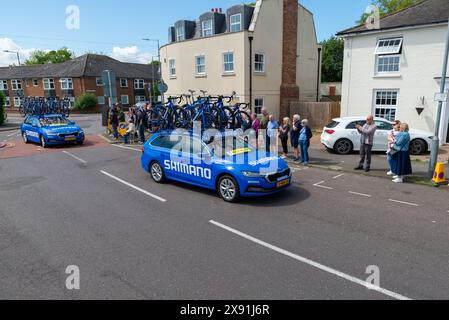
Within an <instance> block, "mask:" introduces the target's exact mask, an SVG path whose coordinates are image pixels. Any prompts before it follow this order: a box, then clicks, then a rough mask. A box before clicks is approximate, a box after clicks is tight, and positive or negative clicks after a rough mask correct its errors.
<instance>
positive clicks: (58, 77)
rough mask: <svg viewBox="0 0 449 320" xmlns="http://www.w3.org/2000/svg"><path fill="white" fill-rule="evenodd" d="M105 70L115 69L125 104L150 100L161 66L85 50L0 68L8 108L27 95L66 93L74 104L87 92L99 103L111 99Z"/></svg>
mask: <svg viewBox="0 0 449 320" xmlns="http://www.w3.org/2000/svg"><path fill="white" fill-rule="evenodd" d="M104 70H111V71H113V72H114V73H115V75H116V77H117V78H116V88H117V98H118V100H119V102H121V103H122V104H123V105H124V106H125V107H127V106H131V105H133V104H135V103H137V102H140V101H149V99H150V97H149V95H150V93H149V90H148V88H149V86H148V85H149V84H151V83H153V82H154V81H157V79H158V70H157V68H153V67H152V66H151V65H144V64H136V63H124V62H120V61H118V60H115V59H112V58H110V57H108V56H103V55H95V54H86V55H83V56H81V57H78V58H75V59H73V60H70V61H67V62H64V63H58V64H46V65H35V66H22V67H3V68H0V91H2V92H3V94H4V95H5V97H6V108H7V110H14V108H18V107H19V106H20V103H21V99H22V98H23V97H27V96H36V97H67V98H69V99H70V100H71V101H72V104H73V103H74V101H75V99H76V98H77V97H79V96H80V95H82V94H84V93H92V94H94V95H95V96H96V97H97V98H98V104H99V106H100V105H103V104H105V103H108V101H107V98H105V93H104V90H103V84H102V81H101V75H102V72H103V71H104Z"/></svg>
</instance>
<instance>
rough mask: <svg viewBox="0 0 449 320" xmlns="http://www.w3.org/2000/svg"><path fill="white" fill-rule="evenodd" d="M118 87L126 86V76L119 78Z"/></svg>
mask: <svg viewBox="0 0 449 320" xmlns="http://www.w3.org/2000/svg"><path fill="white" fill-rule="evenodd" d="M120 87H121V88H128V79H126V78H121V79H120Z"/></svg>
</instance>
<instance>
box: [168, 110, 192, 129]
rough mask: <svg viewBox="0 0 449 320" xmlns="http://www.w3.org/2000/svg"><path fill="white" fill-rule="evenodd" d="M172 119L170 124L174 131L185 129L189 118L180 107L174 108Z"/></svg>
mask: <svg viewBox="0 0 449 320" xmlns="http://www.w3.org/2000/svg"><path fill="white" fill-rule="evenodd" d="M173 116H174V118H173V120H174V121H173V122H172V124H173V125H174V128H176V129H187V128H188V126H189V122H190V121H189V120H190V117H189V115H188V114H187V112H186V111H185V110H184V109H183V108H181V107H175V110H174V115H173Z"/></svg>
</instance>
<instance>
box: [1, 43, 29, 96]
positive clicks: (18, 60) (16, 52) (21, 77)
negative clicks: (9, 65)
mask: <svg viewBox="0 0 449 320" xmlns="http://www.w3.org/2000/svg"><path fill="white" fill-rule="evenodd" d="M3 52H5V53H15V54H16V55H17V62H19V67H21V66H22V65H21V64H20V54H19V51H11V50H3ZM22 82H23V74H22V68H20V85H21V86H22V88H21V89H22V90H23V92H22V95H23V96H25V84H24V83H22ZM20 95H21V94H20V93H19V98H20Z"/></svg>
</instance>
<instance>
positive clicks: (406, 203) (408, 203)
mask: <svg viewBox="0 0 449 320" xmlns="http://www.w3.org/2000/svg"><path fill="white" fill-rule="evenodd" d="M388 201H390V202H395V203H400V204H405V205H408V206H412V207H419V205H418V204H416V203H411V202H405V201H399V200H394V199H388Z"/></svg>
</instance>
